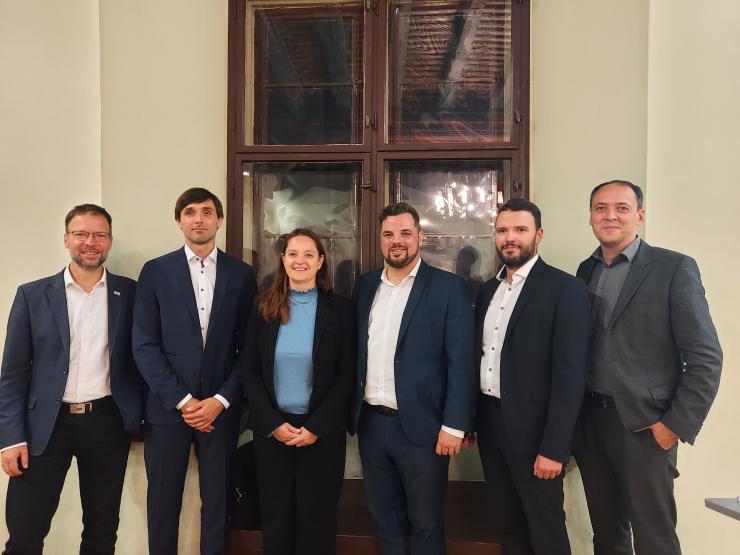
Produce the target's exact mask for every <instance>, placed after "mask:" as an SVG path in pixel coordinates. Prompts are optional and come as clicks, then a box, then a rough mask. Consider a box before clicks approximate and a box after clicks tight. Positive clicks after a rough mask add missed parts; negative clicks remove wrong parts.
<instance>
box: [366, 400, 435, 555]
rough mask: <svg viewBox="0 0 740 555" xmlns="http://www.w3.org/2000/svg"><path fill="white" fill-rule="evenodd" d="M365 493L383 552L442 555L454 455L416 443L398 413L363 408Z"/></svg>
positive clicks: (391, 553)
mask: <svg viewBox="0 0 740 555" xmlns="http://www.w3.org/2000/svg"><path fill="white" fill-rule="evenodd" d="M357 436H358V439H359V445H360V459H361V460H362V474H363V477H364V485H365V495H366V497H367V503H368V508H369V509H370V514H372V516H373V519H374V520H375V524H376V527H377V536H378V544H379V546H380V552H381V554H382V555H408V554H409V553H411V555H443V554H444V553H445V552H446V540H445V531H444V501H445V493H446V491H447V468H448V466H449V462H450V458H449V457H447V456H444V457H440V456H438V455H437V454H436V453H435V452H434V448H435V445H434V444H431V445H423V446H419V445H414V444H413V443H411V442H410V441H409V440H408V439H407V438H406V435H405V434H404V432H403V429H402V428H401V420H400V418H399V417H398V416H384V415H381V414H378V413H376V412H374V411H372V410H370V409H368V408H366V407H363V408H362V413H361V415H360V423H359V426H358V430H357Z"/></svg>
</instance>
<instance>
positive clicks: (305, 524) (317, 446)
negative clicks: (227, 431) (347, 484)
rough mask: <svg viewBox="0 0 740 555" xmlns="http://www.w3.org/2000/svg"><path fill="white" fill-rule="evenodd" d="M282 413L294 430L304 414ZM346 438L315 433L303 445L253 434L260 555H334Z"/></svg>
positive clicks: (345, 436)
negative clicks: (315, 436) (314, 438)
mask: <svg viewBox="0 0 740 555" xmlns="http://www.w3.org/2000/svg"><path fill="white" fill-rule="evenodd" d="M285 417H286V421H287V422H289V423H290V424H291V425H293V426H295V427H296V428H299V427H300V426H302V425H303V422H304V421H305V416H304V415H288V414H286V415H285ZM346 442H347V434H346V433H345V432H344V431H341V432H337V433H335V434H332V435H330V436H327V437H320V438H319V439H318V440H317V441H316V443H314V444H313V445H309V446H307V447H289V446H286V445H284V444H283V443H280V442H279V441H277V440H276V439H274V438H272V437H259V436H255V439H254V450H255V451H254V452H255V465H256V469H257V484H258V488H259V499H260V508H261V511H262V541H263V547H264V550H265V555H333V554H334V553H336V542H337V507H338V505H339V494H340V492H341V488H342V479H343V478H344V458H345V447H346Z"/></svg>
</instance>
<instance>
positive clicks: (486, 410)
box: [476, 395, 570, 555]
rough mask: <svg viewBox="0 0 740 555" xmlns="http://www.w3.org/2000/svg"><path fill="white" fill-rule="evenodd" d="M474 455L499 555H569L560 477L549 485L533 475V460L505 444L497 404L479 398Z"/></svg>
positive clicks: (532, 457) (488, 398)
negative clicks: (497, 538)
mask: <svg viewBox="0 0 740 555" xmlns="http://www.w3.org/2000/svg"><path fill="white" fill-rule="evenodd" d="M476 430H477V433H478V451H479V453H480V458H481V463H482V465H483V474H484V476H485V479H486V497H487V498H488V504H489V506H490V508H491V511H492V515H491V516H492V522H491V527H492V528H493V529H494V530H495V531H496V532H497V533H498V534H500V535H501V536H502V540H503V552H504V555H514V554H516V555H519V554H531V553H537V554H538V555H567V554H569V553H570V543H569V541H568V532H567V530H566V528H565V511H564V510H563V474H564V473H565V468H563V472H561V474H560V476H558V477H557V478H554V479H552V480H541V479H539V478H537V477H536V476H535V475H534V461H535V457H536V455H522V454H520V453H518V452H516V451H515V450H514V448H513V447H512V445H511V442H510V441H509V437H508V435H507V432H506V429H505V427H504V422H503V418H502V414H501V403H500V401H499V400H498V399H495V398H493V397H491V396H489V395H481V399H480V401H479V403H478V414H477V425H476Z"/></svg>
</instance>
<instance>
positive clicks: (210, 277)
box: [177, 245, 229, 410]
mask: <svg viewBox="0 0 740 555" xmlns="http://www.w3.org/2000/svg"><path fill="white" fill-rule="evenodd" d="M217 255H218V248H216V247H213V250H212V251H211V252H210V253H209V254H208V256H206V257H205V258H201V257H200V256H198V255H197V254H195V253H194V252H193V251H192V249H191V248H190V247H188V246H187V245H185V257H186V258H187V259H188V269H189V270H190V281H191V282H192V283H193V293H194V294H195V307H196V308H197V310H198V321H199V322H200V334H201V336H202V337H203V347H204V348H205V345H206V340H207V338H208V322H209V320H210V319H211V308H212V307H213V292H214V291H215V290H216V264H217V262H216V258H217ZM214 397H215V398H216V399H218V400H219V401H220V402H221V404H222V405H223V406H224V408H227V409H228V408H229V402H228V401H227V400H226V399H225V398H224V397H222V396H221V395H219V394H218V393H217V394H216V395H214ZM192 398H193V396H192V395H190V393H188V394H187V395H186V396H185V397H183V399H182V401H180V402H179V403H177V409H178V410H179V409H181V408H182V406H183V405H184V404H185V403H187V402H188V401H189V400H190V399H192Z"/></svg>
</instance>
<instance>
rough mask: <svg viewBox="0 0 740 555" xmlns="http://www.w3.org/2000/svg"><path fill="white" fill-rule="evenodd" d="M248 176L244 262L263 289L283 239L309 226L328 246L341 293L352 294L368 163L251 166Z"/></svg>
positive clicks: (244, 170) (245, 173) (330, 265)
mask: <svg viewBox="0 0 740 555" xmlns="http://www.w3.org/2000/svg"><path fill="white" fill-rule="evenodd" d="M242 174H243V177H244V198H245V203H244V205H245V214H244V222H245V225H244V249H245V252H244V259H245V260H247V261H249V262H251V263H252V264H253V265H254V266H255V267H256V270H257V276H258V281H259V283H260V287H264V286H266V285H268V284H269V283H270V281H271V279H272V276H273V275H274V272H275V268H276V265H277V264H278V262H279V260H280V256H279V253H280V244H279V238H280V236H281V235H282V234H285V233H290V232H291V231H293V230H294V229H295V228H298V227H308V228H310V229H311V230H313V231H314V232H315V233H316V234H317V235H318V236H319V237H320V238H321V240H322V242H323V244H324V248H325V249H326V253H327V260H326V261H325V264H327V265H328V268H329V272H330V275H331V278H332V283H333V284H334V289H335V291H336V292H337V293H339V294H341V295H345V296H350V295H351V293H352V285H353V284H354V280H355V277H356V275H357V269H358V268H359V257H360V248H359V243H358V229H359V227H358V206H357V191H358V187H359V184H360V181H361V179H362V164H361V163H360V162H310V163H292V162H259V163H246V164H243V166H242ZM247 199H249V200H247ZM249 222H251V223H252V225H249Z"/></svg>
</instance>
